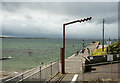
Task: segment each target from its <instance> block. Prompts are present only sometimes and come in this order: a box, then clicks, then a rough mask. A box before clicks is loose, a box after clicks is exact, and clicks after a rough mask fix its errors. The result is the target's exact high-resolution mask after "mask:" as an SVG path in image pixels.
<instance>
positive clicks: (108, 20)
mask: <svg viewBox="0 0 120 83" xmlns="http://www.w3.org/2000/svg"><path fill="white" fill-rule="evenodd" d="M104 20H105V24H114V23H117V22H118V16H112V17H107V18H104ZM102 21H103V18H101V19H97V20H96V21H94V22H95V23H96V24H101V23H102Z"/></svg>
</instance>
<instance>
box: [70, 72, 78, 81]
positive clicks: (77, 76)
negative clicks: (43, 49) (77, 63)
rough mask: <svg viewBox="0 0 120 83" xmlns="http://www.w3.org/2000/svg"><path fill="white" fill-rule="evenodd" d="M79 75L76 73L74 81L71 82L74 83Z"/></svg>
mask: <svg viewBox="0 0 120 83" xmlns="http://www.w3.org/2000/svg"><path fill="white" fill-rule="evenodd" d="M77 77H78V74H75V75H74V77H73V79H72V81H71V83H74V82H75V81H76V80H77Z"/></svg>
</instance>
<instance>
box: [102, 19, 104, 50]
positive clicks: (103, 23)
mask: <svg viewBox="0 0 120 83" xmlns="http://www.w3.org/2000/svg"><path fill="white" fill-rule="evenodd" d="M102 51H104V19H103V42H102Z"/></svg>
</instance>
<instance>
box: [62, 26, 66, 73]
mask: <svg viewBox="0 0 120 83" xmlns="http://www.w3.org/2000/svg"><path fill="white" fill-rule="evenodd" d="M64 59H65V24H63V50H62V62H61V63H62V74H65V60H64Z"/></svg>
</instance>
